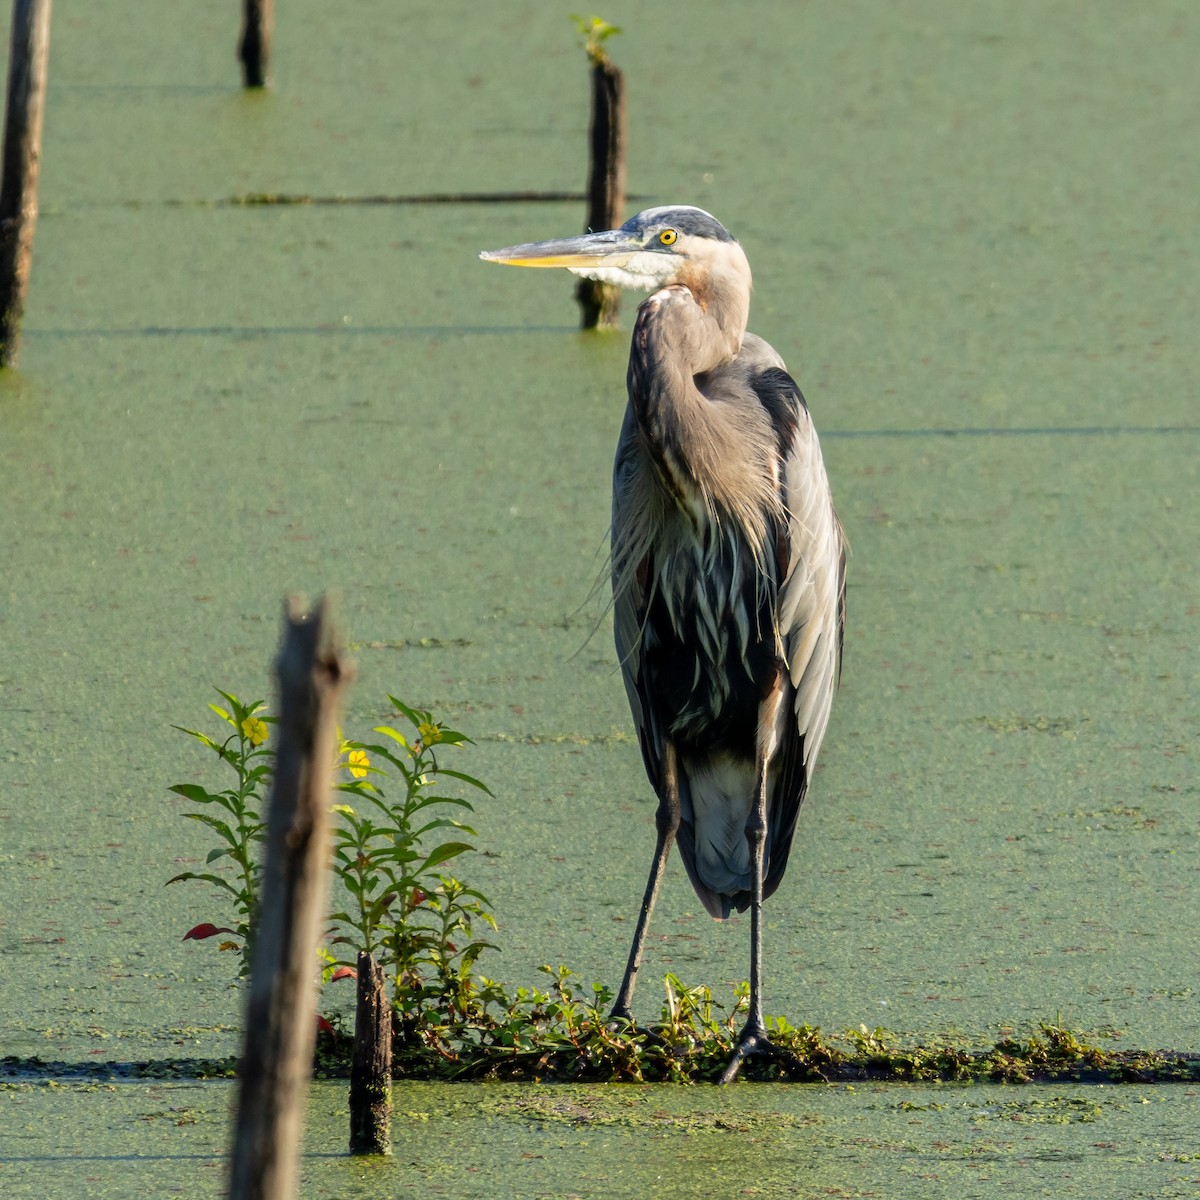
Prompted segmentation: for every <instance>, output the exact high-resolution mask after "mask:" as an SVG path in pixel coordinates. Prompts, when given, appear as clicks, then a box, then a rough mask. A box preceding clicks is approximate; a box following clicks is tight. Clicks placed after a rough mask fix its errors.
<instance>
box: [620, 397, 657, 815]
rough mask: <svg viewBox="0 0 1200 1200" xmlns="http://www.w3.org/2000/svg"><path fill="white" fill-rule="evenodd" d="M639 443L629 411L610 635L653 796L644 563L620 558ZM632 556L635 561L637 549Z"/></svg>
mask: <svg viewBox="0 0 1200 1200" xmlns="http://www.w3.org/2000/svg"><path fill="white" fill-rule="evenodd" d="M637 438H638V432H637V421H636V419H635V417H634V415H633V410H632V409H630V408H627V409H626V410H625V420H624V423H623V424H622V426H621V436H620V438H619V439H618V441H617V454H616V460H615V462H614V463H613V511H612V538H613V635H614V640H615V642H616V647H617V661H618V663H619V664H620V667H621V676H622V678H623V679H624V681H625V692H626V695H627V696H628V698H629V710H630V712H631V713H632V714H633V719H634V724H635V725H636V727H637V735H638V741H639V743H640V744H641V747H642V759H643V761H644V763H645V766H646V775H647V776H648V777H649V779H650V783H651V786H652V787H653V788H654V790H655V792H656V793H657V792H658V790H659V787H660V784H661V780H662V732H661V730H659V729H658V727H657V720H656V718H655V715H654V708H653V706H652V705H651V704H650V702H649V697H648V696H647V695H646V690H645V681H644V678H643V675H642V671H641V654H642V646H641V641H642V635H643V630H644V626H645V622H646V608H645V603H646V594H645V568H644V565H643V563H642V562H640V561H636V560H635V561H629V560H628V559H627V558H626V557H624V556H623V550H624V548H625V547H626V546H628V544H629V543H628V541H627V539H626V531H628V530H629V529H630V527H631V524H632V521H631V517H632V516H633V514H632V513H631V511H630V509H631V506H633V505H635V504H636V503H637V500H636V486H635V476H636V474H637V472H639V471H640V470H641V462H640V458H639V449H638V444H637ZM634 554H635V556H636V555H637V551H636V549H635V551H634Z"/></svg>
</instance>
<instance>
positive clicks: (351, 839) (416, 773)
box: [330, 696, 496, 1028]
mask: <svg viewBox="0 0 1200 1200" xmlns="http://www.w3.org/2000/svg"><path fill="white" fill-rule="evenodd" d="M388 699H389V700H390V701H391V703H392V705H393V707H394V708H395V710H396V714H397V715H398V716H399V717H402V718H403V719H404V720H405V721H406V722H407V723H408V724H409V725H410V726H411V727H412V731H411V732H410V733H409V734H405V733H403V732H401V731H400V730H398V729H394V728H392V726H390V725H378V726H376V727H375V729H374V730H373V732H374V733H376V734H377V735H379V738H380V740H378V741H375V742H356V741H347V742H344V743H343V745H342V755H343V760H342V762H343V766H344V768H345V770H346V771H347V773H348V774H349V778H348V779H345V780H344V781H343V782H341V783H340V784H339V785H338V788H339V790H340V791H341V792H342V793H343V794H344V795H345V796H347V797H349V798H351V799H353V801H354V803H345V802H343V803H340V804H337V805H335V811H336V813H337V814H338V817H339V821H338V824H337V827H336V831H335V843H334V857H335V863H336V869H337V873H338V875H339V877H340V879H341V881H342V883H343V884H344V886H345V890H346V892H347V894H348V896H349V899H350V903H349V905H347V906H346V907H344V908H342V909H341V910H339V911H337V912H335V913H333V915H332V918H331V920H332V921H333V925H334V929H333V934H334V936H333V938H332V941H331V945H334V946H337V947H349V948H350V949H351V950H352V951H353V954H354V960H353V961H356V960H357V954H358V951H360V950H365V951H367V952H369V953H371V954H374V955H375V957H376V959H377V960H378V961H379V963H380V965H381V966H382V967H383V969H384V970H385V972H387V974H388V975H389V976H390V977H391V979H392V980H393V983H394V995H393V1003H394V1005H395V1007H396V1009H397V1011H398V1013H399V1014H400V1017H401V1022H402V1025H403V1026H404V1027H406V1028H407V1027H410V1026H411V1025H412V1023H413V1022H414V1021H416V1020H419V1019H420V1015H421V1013H422V1012H423V1011H424V1010H426V1009H427V1008H429V1007H430V1006H433V1007H438V1006H441V1005H445V1004H448V1005H450V1006H452V1007H453V1006H458V1007H460V1008H461V1007H463V1006H464V1005H465V1004H466V1003H467V1000H468V997H469V986H468V985H469V984H470V981H471V978H472V971H473V968H474V965H475V961H476V959H478V957H479V955H480V954H482V953H483V951H484V950H485V949H488V948H489V947H490V946H491V943H490V942H486V941H483V940H481V939H480V938H478V937H476V930H477V927H478V925H480V924H483V925H486V926H488V927H490V928H491V929H495V927H496V922H495V920H494V918H493V917H492V915H491V913H490V912H489V911H488V910H487V907H486V906H487V904H488V901H487V897H486V896H484V895H483V893H482V892H480V891H478V890H477V889H475V888H473V887H468V886H467V885H466V884H465V883H463V882H461V881H460V880H458V879H455V878H454V877H453V876H451V875H447V874H445V873H443V872H442V871H441V870H440V868H441V867H442V866H443V865H444V864H445V863H448V862H450V861H451V860H452V859H455V858H457V857H458V856H459V855H461V854H462V853H464V852H465V851H468V850H471V849H473V848H474V847H473V846H472V845H471V843H470V842H468V841H465V840H463V838H464V837H473V836H474V835H475V831H474V829H472V828H471V827H470V826H469V825H466V824H464V823H463V822H462V821H460V820H458V819H457V817H455V816H451V815H448V814H447V812H446V810H447V809H452V810H453V809H457V810H459V811H460V812H462V811H465V812H471V811H473V808H472V805H471V802H470V801H469V800H466V799H465V798H463V797H462V796H457V795H447V794H446V793H445V791H444V790H443V788H444V787H445V785H446V783H447V781H451V785H452V786H454V787H455V790H458V789H459V788H461V787H464V786H465V787H467V788H470V789H474V790H475V791H479V792H483V793H485V794H487V795H490V794H491V793H490V792H489V791H488V789H487V787H486V786H485V785H484V784H483V783H481V782H480V781H479V780H478V779H476V778H475V777H474V776H472V775H468V774H466V773H465V772H463V771H458V770H454V769H452V768H450V767H446V766H443V765H442V763H441V762H440V761H439V756H440V755H443V754H444V753H445V752H446V751H447V750H453V749H457V748H460V747H462V746H465V745H469V744H470V739H469V738H468V737H466V735H465V734H462V733H459V732H458V731H457V730H453V729H447V728H446V727H444V726H443V725H441V724H439V723H438V722H436V721H434V719H433V716H432V714H431V713H429V712H426V711H424V710H422V709H415V708H410V707H409V706H408V705H406V704H405V703H403V701H400V700H397V699H396V697H395V696H389V697H388ZM414 734H415V736H413V735H414ZM446 834H449V835H450V836H449V838H448V840H445V841H441V842H437V844H435V845H433V846H432V847H427V845H426V843H427V842H428V841H429V840H434V841H436V839H437V838H439V837H443V836H445V835H446ZM353 961H352V960H351V959H349V958H337V957H334V956H332V955H331V956H330V966H331V967H333V968H336V966H337V965H338V964H344V965H346V966H353Z"/></svg>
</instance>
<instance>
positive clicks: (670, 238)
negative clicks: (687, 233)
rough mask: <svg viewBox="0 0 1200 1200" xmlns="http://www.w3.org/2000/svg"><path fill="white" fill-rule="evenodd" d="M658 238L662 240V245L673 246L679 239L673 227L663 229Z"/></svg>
mask: <svg viewBox="0 0 1200 1200" xmlns="http://www.w3.org/2000/svg"><path fill="white" fill-rule="evenodd" d="M658 240H659V241H660V242H662V244H663V245H664V246H673V245H674V244H675V243H676V242H677V241H678V240H679V234H677V233H676V232H675V230H673V229H664V230H663V231H662V233H660V234H659V235H658Z"/></svg>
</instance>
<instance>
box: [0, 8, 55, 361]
mask: <svg viewBox="0 0 1200 1200" xmlns="http://www.w3.org/2000/svg"><path fill="white" fill-rule="evenodd" d="M49 57H50V0H13V14H12V37H11V42H10V50H9V59H8V100H7V105H6V108H5V114H4V172H3V180H2V181H0V367H11V366H13V365H14V364H15V363H16V361H17V348H18V345H19V343H20V340H21V317H22V315H23V314H24V311H25V289H26V287H27V286H28V284H29V263H30V260H31V258H32V257H33V231H34V227H35V226H36V225H37V212H38V206H37V184H38V163H39V160H40V159H41V154H42V113H43V112H44V110H45V101H46V65H47V62H48V61H49Z"/></svg>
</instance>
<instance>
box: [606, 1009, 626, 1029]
mask: <svg viewBox="0 0 1200 1200" xmlns="http://www.w3.org/2000/svg"><path fill="white" fill-rule="evenodd" d="M604 1024H605V1025H606V1026H607V1027H608V1028H609V1029H613V1030H615V1029H620V1028H622V1027H623V1026H630V1027H632V1026H633V1013H632V1012H630V1010H629V1006H628V1005H627V1004H614V1005H613V1006H612V1008H610V1009H609V1011H608V1018H607V1019H606V1020H605V1022H604Z"/></svg>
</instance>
